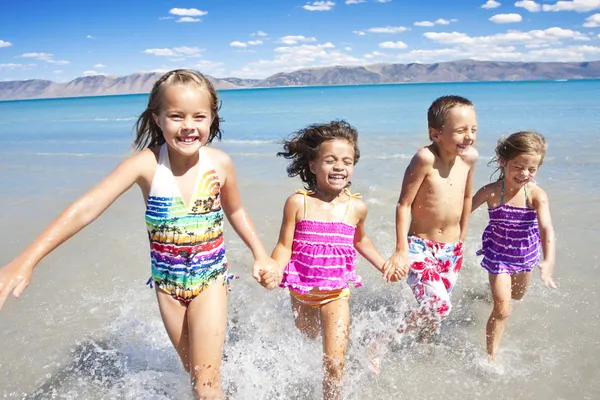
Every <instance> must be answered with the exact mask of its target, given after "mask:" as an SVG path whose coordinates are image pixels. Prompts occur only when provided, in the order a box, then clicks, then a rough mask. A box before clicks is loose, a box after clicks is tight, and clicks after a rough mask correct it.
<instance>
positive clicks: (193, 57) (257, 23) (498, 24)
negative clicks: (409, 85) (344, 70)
mask: <svg viewBox="0 0 600 400" xmlns="http://www.w3.org/2000/svg"><path fill="white" fill-rule="evenodd" d="M464 58H472V59H478V60H500V61H591V60H600V0H561V1H557V0H551V1H549V0H537V1H532V0H525V1H505V0H497V1H494V0H487V1H486V0H478V1H474V0H444V1H442V0H323V1H309V2H307V1H305V0H298V1H296V0H254V1H253V0H238V1H234V0H177V1H171V0H167V1H151V0H144V1H141V0H124V1H121V2H116V1H114V0H108V1H107V0H103V1H98V0H85V1H80V0H77V1H75V0H54V1H49V0H22V1H21V2H16V1H6V2H2V4H1V5H0V80H23V79H34V78H35V79H48V80H53V81H57V82H66V81H70V80H72V79H75V78H77V77H80V76H84V75H95V74H105V75H114V76H123V75H128V74H131V73H135V72H150V71H167V70H170V69H173V68H179V67H186V68H195V69H198V70H200V71H202V72H204V73H207V74H210V75H212V76H215V77H229V76H235V77H240V78H264V77H267V76H269V75H272V74H274V73H277V72H289V71H294V70H297V69H300V68H305V67H318V66H331V65H367V64H374V63H409V62H421V63H432V62H440V61H451V60H457V59H464Z"/></svg>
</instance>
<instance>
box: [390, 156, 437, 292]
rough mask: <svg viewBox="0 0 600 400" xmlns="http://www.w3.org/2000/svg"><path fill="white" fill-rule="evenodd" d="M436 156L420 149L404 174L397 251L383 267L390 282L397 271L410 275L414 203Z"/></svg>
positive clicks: (398, 210) (397, 212)
mask: <svg viewBox="0 0 600 400" xmlns="http://www.w3.org/2000/svg"><path fill="white" fill-rule="evenodd" d="M433 161H434V156H433V154H432V153H431V151H429V150H428V149H427V148H422V149H420V150H419V151H418V152H417V154H415V156H414V157H413V158H412V160H411V161H410V164H409V165H408V167H407V168H406V172H405V173H404V179H403V181H402V190H401V192H400V198H399V199H398V204H397V205H396V250H395V252H394V254H392V256H391V257H390V258H389V259H388V260H387V261H386V262H385V264H384V266H383V270H384V278H385V279H386V280H389V279H390V277H391V276H392V274H393V273H394V271H395V270H396V269H400V270H401V271H402V272H403V275H405V274H406V273H408V230H409V228H410V216H411V208H412V204H413V201H414V200H415V198H416V197H417V193H418V192H419V188H420V187H421V184H422V183H423V181H424V180H425V176H426V175H427V171H428V170H429V169H430V168H431V166H432V165H433Z"/></svg>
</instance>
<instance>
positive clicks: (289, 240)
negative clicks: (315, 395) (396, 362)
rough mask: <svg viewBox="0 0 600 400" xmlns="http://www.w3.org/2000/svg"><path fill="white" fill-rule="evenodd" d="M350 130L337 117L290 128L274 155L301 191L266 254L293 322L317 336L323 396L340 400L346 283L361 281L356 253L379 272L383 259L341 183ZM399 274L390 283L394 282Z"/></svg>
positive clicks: (351, 147)
mask: <svg viewBox="0 0 600 400" xmlns="http://www.w3.org/2000/svg"><path fill="white" fill-rule="evenodd" d="M357 139H358V133H357V132H356V130H355V129H354V128H353V127H352V126H350V125H349V124H347V123H346V122H344V121H334V122H331V123H328V124H321V125H311V126H309V127H307V128H305V129H302V130H300V131H299V132H297V133H296V134H295V135H294V136H293V137H292V138H291V139H290V140H288V141H286V142H285V144H284V151H283V152H281V153H278V155H281V156H284V157H285V158H287V159H290V160H291V163H290V165H289V166H288V169H287V171H288V175H289V176H290V177H294V176H297V175H299V176H300V178H301V179H302V181H303V182H304V184H305V188H306V189H307V190H301V191H298V192H297V193H295V194H293V195H291V196H290V197H289V198H288V199H287V201H286V203H285V207H284V215H283V222H282V225H281V231H280V235H279V241H278V243H277V246H276V247H275V249H274V250H273V254H272V257H273V258H274V259H275V260H276V261H277V262H278V263H279V265H280V267H281V268H282V269H283V271H282V272H283V277H282V282H281V287H284V288H288V289H289V290H290V295H291V302H292V310H293V313H294V317H295V320H296V327H298V329H299V330H300V331H301V332H302V333H304V334H306V335H307V336H309V337H312V338H316V337H317V336H318V335H319V333H320V332H321V333H322V337H323V364H324V377H323V397H324V398H327V399H341V394H342V388H341V382H342V378H343V374H344V364H345V355H346V347H347V345H348V330H349V324H350V308H349V305H348V300H349V298H350V290H349V288H348V283H349V282H351V283H352V284H353V285H354V287H358V286H361V285H362V283H361V280H360V277H359V276H358V275H357V274H356V255H357V251H358V252H359V253H360V254H361V255H362V256H363V257H364V258H366V259H367V260H368V261H369V262H370V263H371V264H373V266H375V268H377V269H378V270H379V271H382V269H381V268H382V266H383V264H384V262H385V259H384V258H383V257H382V256H381V255H380V254H379V252H378V251H377V249H376V248H375V246H374V245H373V242H371V240H370V239H369V237H368V236H367V235H366V233H365V228H364V223H365V219H366V217H367V205H366V204H365V203H364V202H363V201H362V200H361V199H360V196H359V195H358V194H352V193H351V192H350V190H349V189H348V187H349V186H350V180H351V178H352V172H353V169H354V165H355V164H356V163H357V162H358V158H359V150H358V143H357ZM400 277H401V275H400V272H398V273H396V274H395V275H394V276H393V277H392V279H391V280H392V281H396V280H398V279H400Z"/></svg>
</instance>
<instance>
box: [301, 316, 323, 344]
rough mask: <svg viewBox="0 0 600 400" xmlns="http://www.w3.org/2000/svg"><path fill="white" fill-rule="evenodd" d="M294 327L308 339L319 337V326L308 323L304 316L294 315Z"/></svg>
mask: <svg viewBox="0 0 600 400" xmlns="http://www.w3.org/2000/svg"><path fill="white" fill-rule="evenodd" d="M295 322H296V328H298V330H299V331H300V332H302V333H303V334H304V335H306V336H308V337H309V338H310V339H313V340H314V339H316V338H317V337H319V333H320V332H319V328H318V327H317V326H314V325H313V324H311V323H309V322H308V321H307V320H306V318H305V317H303V316H302V315H299V316H297V317H296V320H295Z"/></svg>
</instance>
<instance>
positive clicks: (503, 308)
mask: <svg viewBox="0 0 600 400" xmlns="http://www.w3.org/2000/svg"><path fill="white" fill-rule="evenodd" d="M511 313H512V304H511V303H510V302H509V301H501V302H499V303H496V304H494V310H493V311H492V318H494V319H496V320H499V321H504V320H506V319H508V317H510V314H511Z"/></svg>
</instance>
